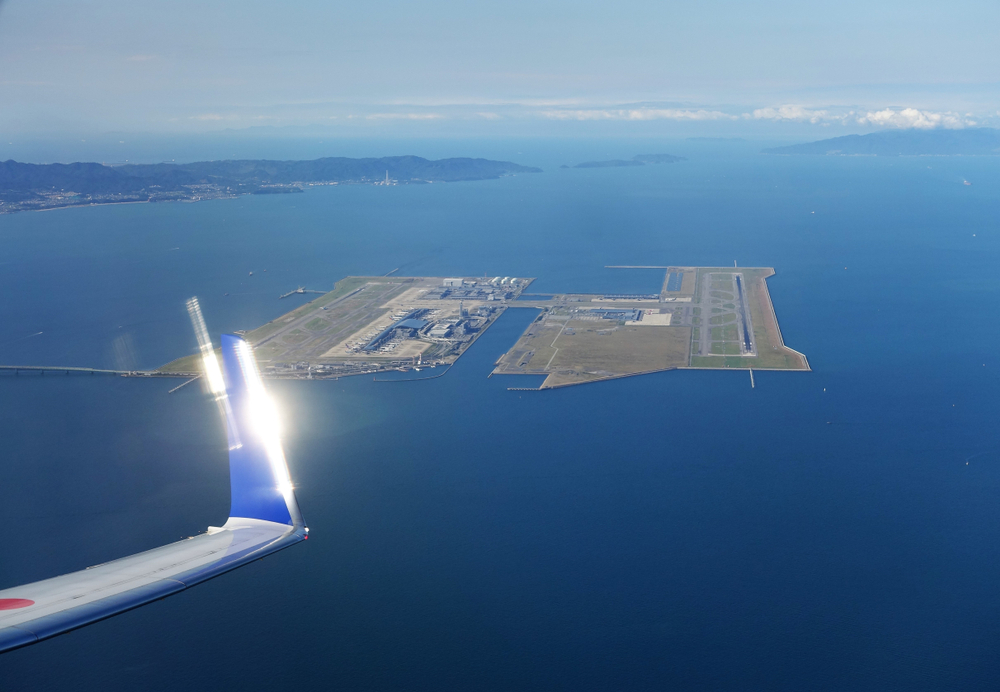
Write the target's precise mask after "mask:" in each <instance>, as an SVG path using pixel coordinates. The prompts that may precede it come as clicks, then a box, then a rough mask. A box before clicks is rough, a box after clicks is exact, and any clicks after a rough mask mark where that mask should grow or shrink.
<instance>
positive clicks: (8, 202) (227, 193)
mask: <svg viewBox="0 0 1000 692" xmlns="http://www.w3.org/2000/svg"><path fill="white" fill-rule="evenodd" d="M540 172H541V169H539V168H531V167H528V166H521V165H518V164H516V163H511V162H509V161H490V160H488V159H470V158H453V159H440V160H437V161H431V160H428V159H424V158H421V157H419V156H386V157H383V158H377V159H375V158H369V159H349V158H343V157H330V158H322V159H314V160H311V161H265V160H247V161H201V162H197V163H183V164H174V163H157V164H134V165H124V166H106V165H104V164H100V163H69V164H62V163H51V164H33V163H18V162H17V161H4V162H0V213H5V212H6V213H9V212H15V211H22V210H37V209H53V208H57V207H70V206H81V205H90V204H120V203H126V202H167V201H177V200H181V201H185V200H186V201H196V200H202V199H218V198H225V197H236V196H238V195H244V194H280V193H296V192H302V191H303V188H304V187H306V186H312V185H337V184H360V185H365V184H367V185H386V184H388V185H397V184H400V185H402V184H415V183H439V182H440V183H447V182H457V181H467V180H488V179H493V178H501V177H504V176H509V175H516V174H518V173H540Z"/></svg>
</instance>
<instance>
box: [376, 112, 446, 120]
mask: <svg viewBox="0 0 1000 692" xmlns="http://www.w3.org/2000/svg"><path fill="white" fill-rule="evenodd" d="M365 117H366V118H367V119H368V120H440V119H441V118H443V117H444V116H443V115H441V114H440V113H372V114H371V115H366V116H365Z"/></svg>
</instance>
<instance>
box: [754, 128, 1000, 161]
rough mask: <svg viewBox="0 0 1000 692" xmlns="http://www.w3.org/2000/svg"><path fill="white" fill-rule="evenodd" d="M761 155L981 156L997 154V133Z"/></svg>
mask: <svg viewBox="0 0 1000 692" xmlns="http://www.w3.org/2000/svg"><path fill="white" fill-rule="evenodd" d="M763 153H765V154H786V155H795V154H811V155H817V154H820V155H826V156H984V155H997V154H1000V130H997V129H994V128H989V127H977V128H970V129H965V130H892V131H889V132H874V133H872V134H870V135H847V136H846V137H834V138H833V139H823V140H820V141H818V142H809V143H808V144H793V145H791V146H787V147H775V148H773V149H764V151H763Z"/></svg>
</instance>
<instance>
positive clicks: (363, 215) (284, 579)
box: [0, 140, 1000, 691]
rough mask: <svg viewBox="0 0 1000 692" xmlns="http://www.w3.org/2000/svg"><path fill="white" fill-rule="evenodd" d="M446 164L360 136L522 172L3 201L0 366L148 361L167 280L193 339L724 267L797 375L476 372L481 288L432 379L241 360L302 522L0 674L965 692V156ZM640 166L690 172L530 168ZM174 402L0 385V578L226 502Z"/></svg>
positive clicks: (969, 323) (202, 681)
mask: <svg viewBox="0 0 1000 692" xmlns="http://www.w3.org/2000/svg"><path fill="white" fill-rule="evenodd" d="M443 146H445V145H440V144H433V143H426V142H425V143H419V142H418V143H413V145H412V147H410V148H408V149H407V150H406V151H404V150H403V149H400V150H398V151H395V152H384V153H408V152H409V151H413V152H414V153H418V154H421V155H428V156H432V157H436V156H439V155H455V154H457V153H461V154H464V155H474V156H487V157H491V158H505V159H510V160H514V161H516V162H518V163H522V164H526V165H539V166H541V167H543V168H544V169H545V172H544V173H542V174H538V175H524V176H519V177H516V178H507V179H502V180H496V181H484V182H475V183H454V184H443V185H437V184H435V185H421V186H416V185H414V186H399V187H391V188H378V187H368V186H344V187H327V188H316V189H312V190H309V191H308V192H307V193H305V194H301V195H281V196H277V195H276V196H260V197H243V198H239V199H236V200H219V201H211V202H200V203H195V204H163V205H130V206H111V207H95V208H82V209H70V210H62V211H54V212H45V213H22V214H17V215H12V216H0V242H2V247H3V248H4V249H3V252H2V254H0V294H2V295H3V296H4V300H3V301H0V363H3V364H14V363H18V364H45V365H50V364H52V365H96V366H114V367H155V366H157V365H160V364H162V363H164V362H166V361H168V360H171V359H173V358H175V357H178V356H181V355H185V354H187V353H190V352H192V351H193V350H194V349H195V343H194V336H193V334H192V333H191V329H190V326H189V324H188V322H187V316H186V312H185V310H184V300H185V299H186V298H189V297H190V296H192V295H197V296H198V297H199V299H200V301H201V304H202V307H203V309H204V312H205V317H206V320H207V322H208V325H209V328H210V330H211V331H212V332H213V334H214V335H218V334H219V333H221V332H224V331H231V330H236V329H249V328H252V327H255V326H258V325H259V324H261V323H263V322H265V321H267V320H270V319H273V318H274V317H276V316H278V315H280V314H282V313H284V312H286V311H287V310H289V309H291V308H292V307H293V306H295V305H297V304H301V302H302V301H303V298H301V297H296V298H293V299H289V300H283V301H278V300H277V296H278V295H279V294H281V293H283V292H285V291H287V290H290V289H292V288H295V287H297V286H299V285H303V286H305V287H306V288H311V289H328V288H330V287H332V284H333V282H334V281H336V280H338V279H340V278H342V277H344V276H347V275H360V274H384V273H386V272H388V271H390V270H392V269H395V268H399V272H398V273H399V274H401V275H405V274H414V275H430V276H435V275H437V276H442V275H481V274H483V273H486V274H488V275H489V276H491V277H492V276H495V275H497V274H501V275H510V276H534V277H538V279H537V281H536V283H535V284H533V287H532V290H533V291H537V292H546V291H587V292H599V291H605V290H606V291H643V292H645V291H654V290H656V289H657V288H658V287H659V284H660V281H661V280H662V275H661V273H660V272H654V271H624V270H608V269H604V268H603V267H604V265H613V264H654V265H660V264H678V265H724V266H727V265H729V264H731V263H732V261H733V260H734V259H735V260H737V261H738V262H739V264H740V265H742V266H773V267H774V268H775V270H776V272H777V274H776V276H774V277H772V278H771V279H769V280H768V285H769V289H770V293H771V297H772V300H773V302H774V306H775V309H776V312H777V315H778V319H779V323H780V326H781V329H782V334H783V337H784V339H785V342H786V343H787V344H788V345H789V346H791V347H792V348H795V349H797V350H799V351H802V352H803V353H805V354H806V355H807V356H808V358H809V362H810V364H811V366H812V368H813V372H812V373H767V372H761V373H759V374H756V375H755V380H756V385H757V386H756V388H755V389H751V388H750V381H749V377H748V375H747V374H746V372H745V371H741V372H668V373H661V374H656V375H648V376H641V377H635V378H629V379H623V380H616V381H611V382H604V383H597V384H590V385H585V386H580V387H571V388H568V389H563V390H556V391H546V392H539V393H531V392H508V391H507V390H506V388H507V387H508V386H523V385H524V384H525V383H526V379H519V378H512V377H506V378H505V377H494V378H491V379H487V375H488V374H489V372H490V370H491V369H492V364H493V362H494V361H495V360H496V358H497V357H498V356H499V355H500V354H501V353H502V352H503V351H505V350H506V349H507V348H508V347H509V346H510V345H511V344H512V343H513V342H514V340H515V339H516V337H517V336H518V334H520V332H521V331H522V330H523V328H524V327H525V326H526V325H527V323H528V322H529V321H530V320H531V319H533V317H534V316H535V313H534V311H530V310H525V309H518V310H510V311H508V312H507V313H506V314H505V315H504V316H503V317H502V318H501V320H500V321H499V322H498V323H497V324H496V325H495V326H493V327H492V328H490V330H489V331H488V332H487V333H486V334H485V335H484V336H483V337H482V338H481V339H480V340H478V341H477V342H476V344H475V345H474V346H473V348H472V349H471V350H470V351H469V352H468V353H467V354H466V355H464V356H463V357H462V358H461V359H460V360H459V361H458V363H457V365H456V366H455V367H454V368H453V369H452V370H451V371H450V372H449V373H448V374H447V375H446V376H445V377H442V378H438V379H435V380H430V381H425V382H415V383H385V384H382V383H373V382H372V381H371V380H369V379H366V378H353V379H351V378H349V379H344V380H339V381H335V382H318V381H314V382H286V381H281V382H272V383H270V384H269V387H270V388H271V390H272V392H273V393H274V396H275V398H276V399H277V400H278V401H279V403H280V406H281V408H282V410H283V412H284V428H285V440H286V454H287V456H288V459H289V462H290V465H291V469H292V476H293V478H294V480H295V482H296V484H297V487H298V490H297V492H298V496H299V502H300V504H301V506H302V509H303V512H304V514H305V517H306V520H307V522H308V523H309V525H310V528H311V531H312V532H311V537H310V540H309V541H308V542H307V543H305V544H302V545H298V546H295V547H293V548H290V549H288V550H286V551H283V552H281V553H279V554H277V555H274V556H271V557H269V558H267V559H265V560H263V561H260V562H257V563H254V564H253V565H250V566H247V567H245V568H243V569H240V570H237V571H235V572H232V573H230V574H228V575H225V576H223V577H221V578H218V579H215V580H212V581H210V582H208V583H206V584H203V585H200V586H198V587H197V588H195V589H191V590H190V591H186V592H184V593H181V594H179V595H176V596H173V597H171V598H169V599H167V600H165V601H162V602H158V603H155V604H152V605H150V606H146V607H143V608H140V609H138V610H135V611H132V612H130V613H127V614H124V615H121V616H118V617H115V618H113V619H111V620H108V621H105V622H103V623H99V624H96V625H93V626H90V627H87V628H84V629H82V630H79V631H76V632H73V633H70V634H68V635H65V636H61V637H58V638H56V639H53V640H50V641H47V642H44V643H41V644H38V645H35V646H32V647H29V648H27V649H22V650H19V651H16V652H13V653H10V654H7V655H4V656H3V657H2V658H0V689H4V690H7V689H32V690H62V689H78V690H102V691H107V690H136V689H143V690H176V689H185V690H216V689H241V690H257V689H260V690H265V689H266V690H275V689H313V688H324V689H345V690H358V689H379V690H382V689H401V690H402V689H405V690H412V689H433V690H452V689H453V690H469V689H496V690H510V689H540V690H542V689H544V690H552V689H566V690H580V689H595V690H606V689H630V690H634V689H669V688H675V689H676V688H680V689H688V688H696V687H700V688H706V689H727V690H728V689H770V690H801V689H830V690H843V689H871V690H883V689H886V688H901V689H908V690H919V689H927V690H940V689H950V688H954V689H962V690H977V689H982V690H993V689H996V687H997V686H998V684H1000V663H998V662H997V657H996V650H997V641H998V639H1000V625H998V623H1000V593H998V590H997V589H996V584H997V583H998V581H1000V503H998V500H997V498H998V497H1000V439H998V436H997V434H996V432H995V430H996V424H995V421H996V419H997V413H998V406H997V403H996V402H997V400H998V394H997V384H998V381H1000V358H998V357H997V356H996V355H995V354H996V352H997V343H998V337H1000V326H998V322H997V319H996V316H995V315H996V304H997V300H998V298H1000V278H998V275H997V272H996V267H997V266H998V260H1000V229H998V226H997V218H1000V216H998V212H1000V194H998V192H997V191H998V189H1000V185H998V184H1000V172H998V169H997V164H996V161H995V160H994V159H993V158H990V157H983V158H954V159H952V158H936V157H920V158H903V159H881V158H879V159H875V158H839V157H823V158H812V157H802V158H792V157H789V158H785V157H769V156H763V155H759V154H757V153H756V152H757V151H758V150H759V148H760V146H758V145H756V144H747V143H725V144H722V143H714V144H708V143H694V142H666V143H664V142H659V143H648V142H642V143H640V142H628V141H614V142H598V143H593V142H591V143H579V142H555V143H553V142H541V141H539V142H518V143H516V146H514V145H512V144H510V143H502V142H501V143H497V142H495V141H494V142H476V141H473V140H470V141H466V142H463V143H462V146H461V148H462V149H463V151H462V152H455V151H453V149H454V148H455V147H456V146H457V145H456V144H455V143H451V144H449V145H447V146H448V147H451V148H452V150H449V151H448V152H442V151H441V147H443ZM761 146H763V145H761ZM435 147H437V148H435ZM661 151H663V152H670V153H674V154H681V155H684V156H687V157H688V158H689V159H690V160H689V161H687V162H684V163H679V164H674V165H661V166H647V167H643V168H636V169H628V168H623V169H598V170H594V169H590V170H561V169H559V168H558V166H559V165H560V164H563V163H567V164H574V163H578V162H580V161H586V160H594V159H601V158H631V157H632V156H633V155H635V154H640V153H659V152H661ZM373 153H382V152H373ZM963 180H968V181H970V182H972V183H973V184H972V185H971V186H966V185H963V184H962V181H963ZM264 269H266V270H267V271H266V272H264V271H263V270H264ZM250 271H253V276H252V277H251V276H249V272H250ZM225 293H229V296H225ZM293 301H296V302H293ZM39 332H41V334H38V333H39ZM176 384H179V382H178V381H162V380H161V381H144V380H138V379H122V378H105V377H96V376H95V377H89V376H71V377H65V376H45V377H38V376H26V375H23V376H20V377H16V378H15V377H11V376H2V377H0V468H2V469H3V478H4V481H3V483H0V519H2V526H3V527H4V529H3V532H2V541H3V545H4V557H3V560H0V588H5V587H8V586H14V585H17V584H20V583H25V582H29V581H32V580H35V579H42V578H46V577H49V576H54V575H56V574H59V573H62V572H66V571H71V570H75V569H81V568H83V567H86V566H89V565H93V564H97V563H100V562H104V561H107V560H110V559H114V558H116V557H121V556H124V555H128V554H131V553H133V552H136V551H140V550H144V549H147V548H152V547H155V546H157V545H161V544H163V543H165V542H168V541H172V540H177V539H179V538H181V537H184V536H189V535H193V534H194V533H196V532H198V531H202V530H204V528H205V527H206V526H207V525H209V524H212V525H218V524H219V523H220V522H222V521H224V520H225V517H226V515H227V510H228V498H229V488H228V467H227V457H226V445H225V437H224V430H223V426H222V422H221V421H220V420H219V418H218V415H217V413H216V412H215V409H214V405H213V404H212V402H211V401H209V400H207V399H206V398H205V397H204V396H203V395H202V394H201V393H200V392H199V390H198V389H197V388H196V387H195V386H190V387H186V388H184V389H182V390H181V391H179V392H177V393H175V394H171V395H167V393H166V392H167V390H168V389H170V388H172V387H173V386H176Z"/></svg>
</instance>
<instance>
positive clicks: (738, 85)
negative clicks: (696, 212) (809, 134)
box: [0, 0, 1000, 136]
mask: <svg viewBox="0 0 1000 692" xmlns="http://www.w3.org/2000/svg"><path fill="white" fill-rule="evenodd" d="M998 35H1000V3H998V2H996V0H992V1H990V2H985V1H979V0H975V1H972V0H966V1H962V0H953V1H952V2H949V3H944V2H924V1H913V0H911V1H909V2H903V1H898V0H888V1H886V2H881V3H872V2H864V3H862V2H853V1H848V2H839V3H807V2H770V3H746V2H726V1H718V0H717V1H714V2H713V1H709V2H683V3H681V2H635V1H624V2H622V1H619V2H602V3H596V2H585V1H584V2H581V1H576V2H542V1H534V2H523V1H521V0H514V1H509V2H503V3H488V2H479V3H472V2H451V1H443V2H442V1H438V2H398V1H395V0H380V1H376V2H367V3H359V2H350V3H348V2H314V1H307V0H303V1H301V2H295V3H275V2H273V1H272V2H260V1H258V0H241V1H240V2H231V1H229V0H214V1H213V0H202V1H200V2H192V1H189V0H175V1H174V2H171V3H145V2H135V1H134V0H132V1H130V2H126V1H121V0H73V1H67V0H7V2H5V3H4V4H3V5H2V8H0V128H2V129H3V131H5V132H8V133H87V132H105V131H141V132H204V131H211V130H217V129H223V128H237V129H239V128H247V127H254V126H258V127H259V126H272V127H286V126H300V127H309V128H320V129H324V130H329V131H330V132H332V133H345V134H352V133H364V134H366V135H375V136H377V135H380V134H386V135H397V134H414V133H416V134H419V133H427V134H432V135H435V136H440V135H442V134H447V133H449V132H456V133H462V134H478V135H490V134H498V135H503V134H518V135H524V134H532V133H539V134H558V133H566V134H579V133H587V132H594V133H598V132H600V133H618V132H640V133H651V134H652V133H663V132H671V131H677V132H684V133H686V134H690V133H700V134H705V135H712V134H720V135H723V134H724V135H731V134H741V133H752V132H756V131H761V132H764V131H766V132H773V131H776V129H780V128H794V129H795V131H796V132H798V131H803V130H804V131H809V130H815V132H816V134H817V135H823V136H834V135H835V134H842V133H845V132H864V131H872V130H876V129H883V128H892V127H924V128H931V127H967V126H970V125H973V124H976V125H993V126H998V125H1000V96H998V94H1000V88H998V87H1000V50H998V47H997V46H998V44H1000V41H998V40H997V36H998Z"/></svg>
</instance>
